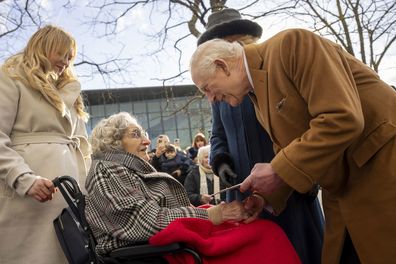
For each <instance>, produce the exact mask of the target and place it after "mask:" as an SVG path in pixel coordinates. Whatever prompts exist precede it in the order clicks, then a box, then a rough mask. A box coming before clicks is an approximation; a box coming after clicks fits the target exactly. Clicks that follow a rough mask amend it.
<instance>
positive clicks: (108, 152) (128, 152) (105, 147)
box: [85, 113, 300, 264]
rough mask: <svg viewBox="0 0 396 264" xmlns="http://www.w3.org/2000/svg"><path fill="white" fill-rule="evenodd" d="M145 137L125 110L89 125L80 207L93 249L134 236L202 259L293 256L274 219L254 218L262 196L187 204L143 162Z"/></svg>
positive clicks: (167, 178)
mask: <svg viewBox="0 0 396 264" xmlns="http://www.w3.org/2000/svg"><path fill="white" fill-rule="evenodd" d="M149 144H150V140H149V139H148V137H147V134H146V133H145V132H144V130H143V129H142V127H141V126H140V125H139V124H138V122H137V121H136V119H135V118H133V117H132V116H131V115H129V114H128V113H119V114H115V115H112V116H110V117H109V118H107V119H103V120H102V121H100V122H99V123H98V124H97V126H96V127H95V128H94V129H93V132H92V148H93V164H92V166H91V169H90V172H89V174H88V178H87V182H86V189H87V191H88V195H86V208H85V210H86V211H85V213H86V218H87V221H88V223H89V224H90V226H91V229H92V231H93V233H94V235H95V238H96V240H97V246H96V251H97V253H98V254H99V255H107V254H108V253H109V252H110V251H113V250H114V249H117V248H120V247H125V246H129V245H132V244H136V243H139V242H147V241H149V242H150V243H151V244H153V245H166V244H169V243H173V242H183V243H186V244H187V245H188V246H190V247H191V248H194V249H196V250H197V251H198V252H199V253H200V256H201V257H202V258H203V262H204V263H208V264H218V263H242V262H247V263H256V264H261V263H274V261H275V260H276V263H288V264H294V263H300V261H299V259H298V256H297V254H296V253H295V251H294V249H293V246H292V245H291V243H290V242H289V241H288V239H287V237H286V235H285V234H284V233H283V231H282V230H281V228H280V227H279V226H277V225H276V224H274V223H271V222H269V221H266V220H255V221H253V220H254V219H255V218H257V215H258V214H259V212H261V210H262V208H263V206H264V201H263V200H262V198H261V197H257V196H254V195H253V196H251V197H250V198H248V199H247V200H246V201H244V203H243V204H242V203H241V202H238V201H233V202H232V203H221V204H220V205H216V206H212V207H209V208H208V209H203V208H197V207H194V206H192V205H191V204H190V202H189V199H188V196H187V192H186V190H185V189H184V187H183V185H182V184H181V183H180V182H179V181H177V180H176V179H175V178H174V177H172V176H171V175H169V174H166V173H162V172H157V171H156V170H155V169H154V167H152V166H151V165H150V163H149V162H148V158H149V157H148V154H147V147H148V145H149ZM242 220H243V221H242ZM248 222H250V223H249V224H245V223H248ZM264 234H265V235H264ZM230 241H233V242H232V243H230ZM186 257H190V256H188V255H187V256H186V255H184V254H169V255H167V256H165V258H166V261H165V260H152V259H150V261H149V262H147V261H146V260H145V261H144V263H171V264H173V263H191V260H187V259H185V258H186ZM134 263H135V262H134Z"/></svg>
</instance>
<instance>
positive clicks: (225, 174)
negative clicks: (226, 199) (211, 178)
mask: <svg viewBox="0 0 396 264" xmlns="http://www.w3.org/2000/svg"><path fill="white" fill-rule="evenodd" d="M218 171H219V177H220V180H221V182H222V183H223V184H224V185H225V187H227V188H228V187H231V186H232V185H233V184H231V179H236V178H237V175H236V174H235V172H234V171H233V170H232V169H231V167H230V166H229V165H228V164H227V163H223V164H221V165H220V167H219V170H218Z"/></svg>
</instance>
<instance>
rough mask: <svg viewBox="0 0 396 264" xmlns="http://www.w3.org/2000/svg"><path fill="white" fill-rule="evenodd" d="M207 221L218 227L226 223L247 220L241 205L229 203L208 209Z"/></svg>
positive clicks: (237, 202)
mask: <svg viewBox="0 0 396 264" xmlns="http://www.w3.org/2000/svg"><path fill="white" fill-rule="evenodd" d="M208 215H209V220H210V221H212V223H213V224H215V225H218V224H221V223H224V222H227V221H234V222H239V221H242V220H245V219H248V218H249V215H248V213H247V212H246V211H245V208H244V206H243V204H242V203H241V202H239V201H233V202H231V203H224V202H222V203H221V204H219V205H216V206H213V207H211V208H208Z"/></svg>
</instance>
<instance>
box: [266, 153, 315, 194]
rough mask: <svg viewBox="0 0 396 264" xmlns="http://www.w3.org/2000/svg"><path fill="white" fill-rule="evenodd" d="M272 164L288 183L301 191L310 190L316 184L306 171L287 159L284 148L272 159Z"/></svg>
mask: <svg viewBox="0 0 396 264" xmlns="http://www.w3.org/2000/svg"><path fill="white" fill-rule="evenodd" d="M271 166H272V168H273V170H274V171H275V172H276V173H277V174H278V175H279V177H281V178H282V180H283V181H284V182H285V183H286V184H287V185H289V186H290V187H292V188H293V189H295V190H297V191H298V192H300V193H306V192H308V191H309V190H310V189H311V188H312V186H313V184H314V182H313V180H312V179H311V178H310V177H309V176H308V175H307V174H306V173H304V172H303V171H301V170H300V169H299V168H297V167H296V166H294V165H293V163H291V162H290V161H289V160H288V159H287V157H286V154H285V151H284V150H281V151H280V152H279V153H278V154H277V155H276V156H275V157H274V159H273V160H272V161H271Z"/></svg>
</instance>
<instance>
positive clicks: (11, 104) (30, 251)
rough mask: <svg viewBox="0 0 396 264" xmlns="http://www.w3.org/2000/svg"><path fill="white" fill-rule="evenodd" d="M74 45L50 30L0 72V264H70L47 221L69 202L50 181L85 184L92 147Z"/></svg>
mask: <svg viewBox="0 0 396 264" xmlns="http://www.w3.org/2000/svg"><path fill="white" fill-rule="evenodd" d="M76 52H77V45H76V41H75V40H74V38H73V37H72V36H71V35H70V34H69V33H67V32H65V31H64V30H63V29H61V28H59V27H56V26H51V25H47V26H44V27H42V28H40V29H39V30H38V31H37V32H36V33H34V34H33V35H32V37H31V38H30V40H29V41H28V43H27V45H26V47H25V48H24V49H23V51H22V52H21V53H18V54H16V55H14V56H12V57H10V58H9V59H7V60H6V61H5V63H4V65H2V67H1V70H0V94H1V97H0V120H1V121H0V153H1V155H0V168H1V169H0V208H1V210H0V223H1V224H0V234H1V240H0V263H7V264H20V263H40V264H46V263H47V264H53V263H67V260H66V258H65V256H64V254H63V252H62V249H61V247H60V245H59V242H58V239H57V237H56V234H55V231H54V227H53V223H52V221H53V220H54V219H55V218H56V217H57V216H58V215H59V213H60V212H61V211H62V209H63V208H65V207H66V206H67V205H66V202H65V201H64V199H63V197H62V195H61V194H58V193H54V191H55V189H54V185H53V184H52V181H51V180H52V179H54V178H55V177H57V176H62V175H70V176H72V177H75V178H76V180H77V181H78V182H79V183H80V184H81V185H82V186H84V184H85V178H86V171H87V169H88V167H89V164H90V148H89V144H88V141H87V133H86V130H85V123H84V121H86V120H87V118H88V114H87V113H86V112H85V110H84V104H83V100H82V98H81V94H80V90H81V88H80V84H79V82H78V80H77V77H76V76H75V74H74V72H73V61H74V58H75V56H76Z"/></svg>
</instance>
